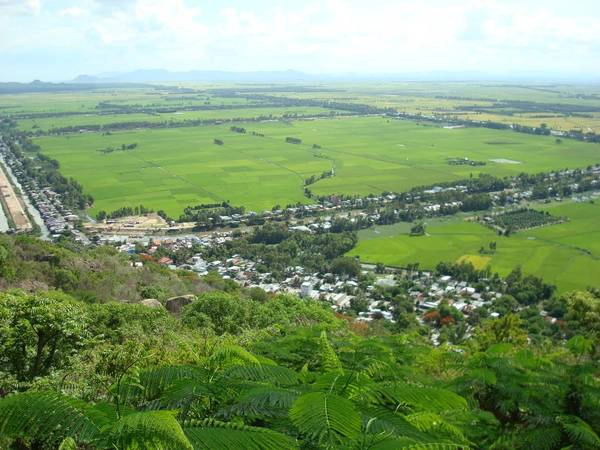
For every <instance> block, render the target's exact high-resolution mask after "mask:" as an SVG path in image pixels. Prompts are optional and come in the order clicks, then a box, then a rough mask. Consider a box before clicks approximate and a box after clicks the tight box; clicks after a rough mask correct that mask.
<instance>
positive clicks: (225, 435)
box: [184, 419, 298, 450]
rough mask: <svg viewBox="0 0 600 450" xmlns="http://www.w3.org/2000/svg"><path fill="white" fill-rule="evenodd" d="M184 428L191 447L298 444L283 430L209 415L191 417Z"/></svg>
mask: <svg viewBox="0 0 600 450" xmlns="http://www.w3.org/2000/svg"><path fill="white" fill-rule="evenodd" d="M184 432H185V434H186V436H187V437H188V439H189V440H190V442H191V443H192V445H193V446H194V449H196V450H198V449H208V450H230V449H244V450H281V449H286V450H287V449H294V448H298V445H297V443H296V441H295V440H294V439H293V438H291V437H289V436H286V435H285V434H282V433H278V432H276V431H272V430H268V429H266V428H258V427H249V426H245V425H237V424H232V423H226V422H219V421H216V420H212V419H207V420H203V421H193V422H190V423H188V424H187V426H186V427H185V428H184Z"/></svg>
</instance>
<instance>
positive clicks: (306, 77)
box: [70, 69, 591, 84]
mask: <svg viewBox="0 0 600 450" xmlns="http://www.w3.org/2000/svg"><path fill="white" fill-rule="evenodd" d="M590 80H591V79H590V78H589V77H585V76H581V75H580V76H577V75H557V74H546V73H543V72H519V73H488V72H483V71H464V72H455V71H431V72H404V73H379V74H375V73H372V74H358V73H337V74H335V73H329V74H323V73H321V74H310V73H306V72H300V71H297V70H284V71H283V70H282V71H254V72H252V71H250V72H228V71H218V70H191V71H187V72H177V71H170V70H165V69H142V70H134V71H130V72H107V73H101V74H98V75H79V76H78V77H76V78H75V79H73V80H72V81H70V83H78V84H102V83H152V82H154V83H156V82H165V81H175V82H194V81H195V82H205V83H211V82H229V83H294V82H305V83H306V82H309V83H318V82H335V81H347V82H361V81H375V82H394V81H422V82H428V81H429V82H460V81H470V82H473V81H494V82H500V81H510V82H554V81H562V82H567V81H590Z"/></svg>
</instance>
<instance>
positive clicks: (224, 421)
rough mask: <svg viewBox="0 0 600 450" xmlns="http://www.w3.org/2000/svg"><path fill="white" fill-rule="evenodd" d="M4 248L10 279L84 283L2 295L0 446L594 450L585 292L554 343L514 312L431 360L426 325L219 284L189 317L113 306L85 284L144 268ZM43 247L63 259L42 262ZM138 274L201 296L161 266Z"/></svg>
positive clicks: (593, 320) (597, 420)
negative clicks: (70, 278) (373, 318)
mask: <svg viewBox="0 0 600 450" xmlns="http://www.w3.org/2000/svg"><path fill="white" fill-rule="evenodd" d="M1 248H2V249H3V250H2V252H3V253H2V255H3V257H2V260H1V267H2V270H3V283H11V284H13V285H18V284H19V281H18V280H21V278H22V281H21V284H23V286H21V287H22V288H23V287H27V286H25V285H26V284H27V283H29V284H30V286H29V288H31V287H33V286H31V284H33V280H38V281H37V283H38V284H39V286H37V287H41V283H42V281H40V280H45V281H44V283H45V286H44V289H49V288H52V287H61V286H58V285H57V283H56V280H54V281H52V280H53V277H54V278H56V277H58V274H59V273H61V272H60V271H61V270H72V271H73V273H75V274H76V276H78V277H82V278H80V279H79V281H78V282H77V283H75V284H74V285H73V286H71V287H70V290H71V292H72V293H73V295H75V296H77V297H78V298H82V299H83V300H85V301H81V300H77V299H76V298H73V296H70V295H68V294H66V293H64V292H63V291H61V290H55V289H51V290H43V289H29V290H36V291H37V292H35V293H27V292H25V291H24V290H22V289H21V290H18V289H17V290H14V289H13V290H8V291H5V292H3V293H2V294H0V330H1V333H0V355H2V357H1V358H0V380H1V381H0V397H2V398H1V399H0V436H1V437H0V447H1V448H10V449H56V448H60V449H114V448H118V449H192V448H193V449H213V450H214V449H231V448H244V449H284V448H285V449H288V448H289V449H292V448H306V449H309V448H311V449H318V448H324V449H325V448H356V449H470V448H472V449H484V448H485V449H487V448H494V449H562V448H572V449H589V448H598V447H600V438H599V437H598V435H597V432H598V430H600V415H599V414H598V411H599V409H598V406H599V404H600V380H599V379H598V376H597V374H598V363H597V346H598V344H599V343H600V340H599V339H600V328H598V325H597V324H598V320H597V317H598V314H600V309H599V306H598V305H599V304H600V303H599V299H598V298H597V297H594V295H593V294H592V293H584V292H577V293H570V294H565V295H563V296H562V297H560V298H559V299H557V300H556V302H555V305H556V307H561V308H563V309H564V311H563V320H562V324H561V325H560V326H561V328H560V332H559V333H557V334H556V335H555V336H553V337H552V339H551V338H549V337H548V338H546V337H543V336H535V339H533V340H530V339H528V337H529V338H531V337H534V336H531V335H530V336H528V335H527V331H525V327H524V324H523V323H522V322H521V319H519V318H518V317H517V316H514V315H511V314H506V315H504V316H503V317H501V318H499V319H495V320H486V321H483V322H482V323H481V324H480V325H479V326H477V327H476V328H475V330H474V332H473V335H472V336H471V339H469V340H467V341H465V342H466V343H465V344H464V345H462V346H453V345H448V344H446V345H442V346H441V347H437V348H435V347H432V346H431V345H430V344H429V340H428V338H427V332H426V331H424V329H423V328H413V327H408V328H406V329H405V330H404V331H400V332H398V331H394V332H393V331H392V330H391V329H389V328H386V327H383V326H381V324H380V323H373V324H371V325H366V324H357V323H355V322H352V321H350V320H349V319H346V318H345V317H344V316H336V315H334V314H333V312H331V310H330V308H329V307H327V306H324V305H322V304H321V303H319V302H316V301H307V300H300V299H297V298H294V297H290V296H281V295H279V296H259V295H256V293H255V294H254V295H251V294H250V293H248V292H245V291H244V290H239V289H238V290H233V291H231V292H232V293H226V292H223V291H220V290H216V289H213V290H212V291H211V292H205V293H203V294H200V295H199V296H198V297H194V299H193V301H192V302H191V303H189V304H188V305H187V306H184V307H183V310H182V311H181V313H179V314H178V315H172V314H170V313H168V312H167V311H166V310H165V309H164V308H163V307H162V306H160V304H159V305H155V307H149V306H145V305H143V304H128V303H123V302H114V301H106V300H109V299H110V298H112V297H111V296H116V297H118V295H119V292H122V291H119V290H112V291H111V290H109V291H106V292H108V293H109V294H110V295H108V296H107V297H103V295H105V294H104V291H103V289H105V288H104V287H103V284H102V283H100V282H99V283H98V284H97V285H94V284H93V283H92V282H91V281H84V280H86V278H85V277H84V275H83V274H84V273H85V272H86V270H87V273H88V276H89V277H90V278H93V277H94V273H97V274H98V277H99V278H100V279H101V278H102V277H103V276H102V274H103V273H104V272H108V271H109V267H110V272H111V273H113V274H114V275H115V276H116V277H117V278H115V279H113V283H115V284H120V283H125V281H123V280H122V279H120V278H118V277H119V276H123V279H125V278H127V277H135V276H136V275H133V274H134V271H136V270H139V269H137V268H131V267H129V265H128V264H126V263H124V261H123V260H122V259H121V258H120V257H119V256H117V255H114V254H112V255H111V254H107V253H106V250H103V249H97V250H95V251H88V252H83V253H82V254H77V253H75V252H72V251H71V250H68V249H65V248H63V247H60V246H57V245H50V244H45V243H41V242H39V241H35V240H33V239H30V238H18V239H16V240H9V239H4V240H3V242H2V247H1ZM17 253H18V254H19V255H18V256H16V254H17ZM50 253H52V254H54V256H55V257H56V258H58V260H57V261H56V262H54V263H51V262H50V261H45V260H43V259H41V258H39V257H36V256H35V255H38V256H39V255H46V256H48V255H49V254H50ZM111 264H112V265H111ZM84 265H85V267H86V270H82V271H81V272H78V271H77V269H76V268H77V267H78V266H84ZM90 267H95V268H96V269H97V271H96V272H93V271H91V270H88V269H89V268H90ZM27 274H28V275H27ZM119 274H121V275H119ZM141 274H146V275H145V276H146V277H149V279H152V280H153V281H154V282H155V283H167V285H171V284H172V285H173V286H178V287H177V289H183V287H184V286H185V287H194V286H195V285H193V284H186V280H185V279H182V278H181V277H180V276H178V275H173V276H172V277H171V278H170V279H168V280H166V279H165V278H164V277H165V276H166V275H164V274H161V272H160V271H159V270H157V269H153V268H151V267H148V268H145V269H142V270H141V271H140V272H139V274H138V275H137V276H138V277H139V276H141ZM7 275H8V276H7ZM104 276H108V275H107V274H106V273H105V275H104ZM153 277H154V278H153ZM8 279H11V280H12V281H11V282H8V281H7V280H8ZM26 280H29V281H27V282H26ZM137 280H138V278H133V281H130V282H129V283H133V282H137ZM90 283H91V284H90ZM84 285H85V286H87V291H85V292H87V294H86V295H82V294H81V293H82V292H84V290H83V286H84ZM134 285H135V284H134ZM95 286H98V289H99V291H98V292H96V295H90V292H94V291H93V289H94V288H95ZM221 287H225V288H226V283H225V284H222V285H221ZM173 289H175V288H173ZM66 290H69V288H67V289H66ZM124 298H125V297H124ZM132 299H133V298H130V300H132ZM400 328H401V327H400ZM530 332H531V331H530ZM533 342H536V344H533Z"/></svg>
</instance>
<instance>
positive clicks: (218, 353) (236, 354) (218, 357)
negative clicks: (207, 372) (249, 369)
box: [207, 344, 260, 370]
mask: <svg viewBox="0 0 600 450" xmlns="http://www.w3.org/2000/svg"><path fill="white" fill-rule="evenodd" d="M207 363H208V366H209V367H210V368H212V369H213V370H216V369H221V368H225V367H231V366H235V365H238V364H260V361H259V359H258V358H257V357H256V356H255V355H253V354H252V353H250V352H249V351H248V350H246V349H245V348H243V347H240V346H239V345H234V344H227V345H221V346H219V347H217V349H216V350H215V351H214V352H213V353H212V355H210V357H209V358H208V361H207Z"/></svg>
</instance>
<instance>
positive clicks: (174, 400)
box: [147, 380, 219, 410]
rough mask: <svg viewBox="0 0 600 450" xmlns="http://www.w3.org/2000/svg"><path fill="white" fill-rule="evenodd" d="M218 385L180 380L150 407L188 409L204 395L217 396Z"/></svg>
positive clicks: (149, 405) (149, 406) (150, 404)
mask: <svg viewBox="0 0 600 450" xmlns="http://www.w3.org/2000/svg"><path fill="white" fill-rule="evenodd" d="M218 389H219V388H218V387H217V386H214V385H211V384H207V383H205V382H204V381H197V380H179V381H177V382H175V383H173V384H171V386H169V388H168V389H166V390H165V392H164V393H163V394H162V395H161V396H160V398H158V399H157V400H155V401H153V402H151V403H149V404H148V405H147V407H148V408H149V409H165V408H166V409H184V410H185V409H187V408H188V407H189V405H190V404H191V403H193V402H195V401H198V400H199V399H200V398H202V397H211V398H215V397H216V396H217V391H218Z"/></svg>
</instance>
